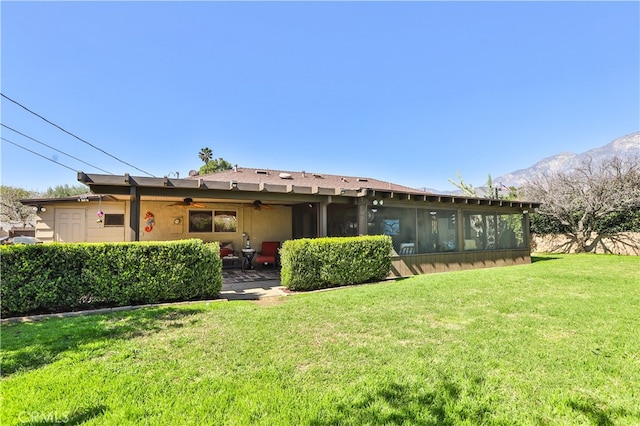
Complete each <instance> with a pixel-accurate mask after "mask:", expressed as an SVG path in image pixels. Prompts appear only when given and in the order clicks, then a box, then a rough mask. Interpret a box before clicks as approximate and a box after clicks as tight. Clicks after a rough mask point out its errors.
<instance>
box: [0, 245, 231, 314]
mask: <svg viewBox="0 0 640 426" xmlns="http://www.w3.org/2000/svg"><path fill="white" fill-rule="evenodd" d="M0 250H1V251H0V254H1V255H2V262H1V274H2V285H1V287H0V288H1V292H2V294H1V297H2V316H16V315H24V314H28V313H34V312H62V311H67V310H73V309H78V308H90V307H99V306H124V305H129V304H144V303H157V302H165V301H178V300H194V299H202V298H208V297H215V296H216V295H217V294H218V293H219V292H220V289H221V288H222V272H221V270H222V262H221V260H220V256H219V255H218V253H219V247H218V243H210V244H204V243H202V242H201V241H199V240H186V241H173V242H148V243H146V242H145V243H141V242H135V243H99V244H86V243H77V244H76V243H68V244H55V243H54V244H38V245H16V246H3V247H2V248H1V249H0Z"/></svg>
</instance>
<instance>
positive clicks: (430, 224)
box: [418, 209, 458, 253]
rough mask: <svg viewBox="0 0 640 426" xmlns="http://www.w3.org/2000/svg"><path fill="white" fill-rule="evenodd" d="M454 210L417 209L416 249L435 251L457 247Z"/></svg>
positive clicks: (454, 249) (423, 251)
mask: <svg viewBox="0 0 640 426" xmlns="http://www.w3.org/2000/svg"><path fill="white" fill-rule="evenodd" d="M457 217H458V213H457V212H456V211H455V210H439V209H428V210H427V209H418V251H419V252H420V253H437V252H444V251H456V250H457V249H458V226H457V224H456V221H457Z"/></svg>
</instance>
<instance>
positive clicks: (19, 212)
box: [0, 185, 37, 228]
mask: <svg viewBox="0 0 640 426" xmlns="http://www.w3.org/2000/svg"><path fill="white" fill-rule="evenodd" d="M35 195H37V194H36V193H35V192H32V191H27V190H26V189H22V188H14V187H12V186H4V185H3V186H0V218H1V219H2V221H4V222H8V223H11V224H20V225H21V226H22V227H25V228H26V226H27V225H28V224H29V223H32V222H33V220H35V217H36V214H35V213H36V212H35V210H34V208H33V207H31V206H25V205H23V204H22V203H21V202H20V200H22V199H25V198H31V197H34V196H35Z"/></svg>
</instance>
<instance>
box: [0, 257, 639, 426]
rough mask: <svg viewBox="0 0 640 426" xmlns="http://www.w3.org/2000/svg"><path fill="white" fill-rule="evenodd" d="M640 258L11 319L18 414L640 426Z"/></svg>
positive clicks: (11, 387)
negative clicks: (19, 320)
mask: <svg viewBox="0 0 640 426" xmlns="http://www.w3.org/2000/svg"><path fill="white" fill-rule="evenodd" d="M639 324H640V258H638V257H632V256H627V257H622V256H608V255H597V256H596V255H553V256H551V255H549V256H540V257H537V258H535V259H534V263H532V264H531V265H523V266H514V267H505V268H496V269H483V270H475V271H462V272H454V273H447V274H434V275H424V276H418V277H413V278H409V279H404V280H399V281H395V282H388V283H382V284H373V285H365V286H358V287H351V288H343V289H339V290H335V291H327V292H319V293H311V294H301V295H294V296H289V297H287V298H283V299H276V300H268V301H260V302H249V301H247V302H228V303H210V304H204V303H200V304H194V305H189V306H180V307H177V306H176V307H170V308H166V307H165V308H153V309H141V310H137V311H131V312H127V313H115V314H109V315H96V316H87V317H74V318H67V319H51V320H45V321H40V322H33V323H21V324H8V325H4V326H3V327H2V373H3V377H2V381H1V383H0V386H1V388H0V389H1V391H2V414H1V418H0V420H1V423H2V424H3V425H12V424H30V425H40V424H51V423H53V422H56V421H58V422H64V423H66V424H91V425H104V424H106V425H116V424H117V425H121V424H153V425H183V424H184V425H189V424H193V425H202V424H224V425H247V424H259V425H292V424H296V425H315V426H320V425H365V424H370V425H382V424H389V425H391V424H405V425H438V424H442V425H458V424H463V425H478V424H483V425H484V424H486V425H514V424H516V425H585V424H593V425H634V424H635V425H637V424H640V385H639V384H640V338H639V336H640V335H639V331H638V330H639V327H638V325H639Z"/></svg>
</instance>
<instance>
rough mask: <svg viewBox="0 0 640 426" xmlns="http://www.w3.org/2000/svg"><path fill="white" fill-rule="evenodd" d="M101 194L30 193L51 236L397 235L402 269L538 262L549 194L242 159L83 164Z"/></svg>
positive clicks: (85, 177)
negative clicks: (236, 162) (162, 171)
mask: <svg viewBox="0 0 640 426" xmlns="http://www.w3.org/2000/svg"><path fill="white" fill-rule="evenodd" d="M78 181H80V182H82V183H83V184H85V185H87V186H89V188H90V190H91V194H89V195H85V196H78V197H68V198H58V199H35V198H34V199H28V200H23V203H24V204H27V205H31V206H34V207H35V208H36V209H37V211H38V218H37V224H36V237H37V238H39V239H41V240H42V241H44V242H45V243H46V242H54V241H55V242H75V241H87V242H113V241H163V240H178V239H186V238H199V239H202V240H203V241H219V242H221V243H232V244H233V245H234V247H235V248H236V249H239V248H242V247H244V246H245V245H246V244H247V240H249V241H250V243H249V244H251V246H252V247H253V248H259V247H260V245H261V243H262V242H263V241H280V242H283V241H285V240H289V239H295V238H314V237H322V236H355V235H380V234H385V235H389V236H390V237H391V239H392V241H393V247H394V250H395V253H394V258H393V271H392V276H408V275H415V274H424V273H430V272H444V271H451V270H459V269H468V268H477V267H490V266H503V265H514V264H523V263H529V262H530V261H531V257H530V249H529V216H528V213H529V212H530V211H532V210H533V209H535V208H537V207H538V206H539V204H537V203H534V202H525V201H507V200H492V199H487V198H473V197H465V196H458V195H442V194H433V193H430V192H426V191H421V190H417V189H413V188H408V187H405V186H402V185H397V184H394V183H391V182H384V181H380V180H376V179H372V178H365V177H353V176H338V175H327V174H320V173H307V172H304V171H280V170H269V169H254V168H242V167H237V166H235V167H234V168H232V169H230V170H225V171H222V172H217V173H212V174H207V175H197V174H195V173H192V174H191V175H190V176H189V177H187V178H182V179H178V178H176V179H173V178H169V177H164V178H154V177H140V176H131V175H129V174H125V175H124V176H118V175H104V174H88V173H83V172H79V173H78Z"/></svg>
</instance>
